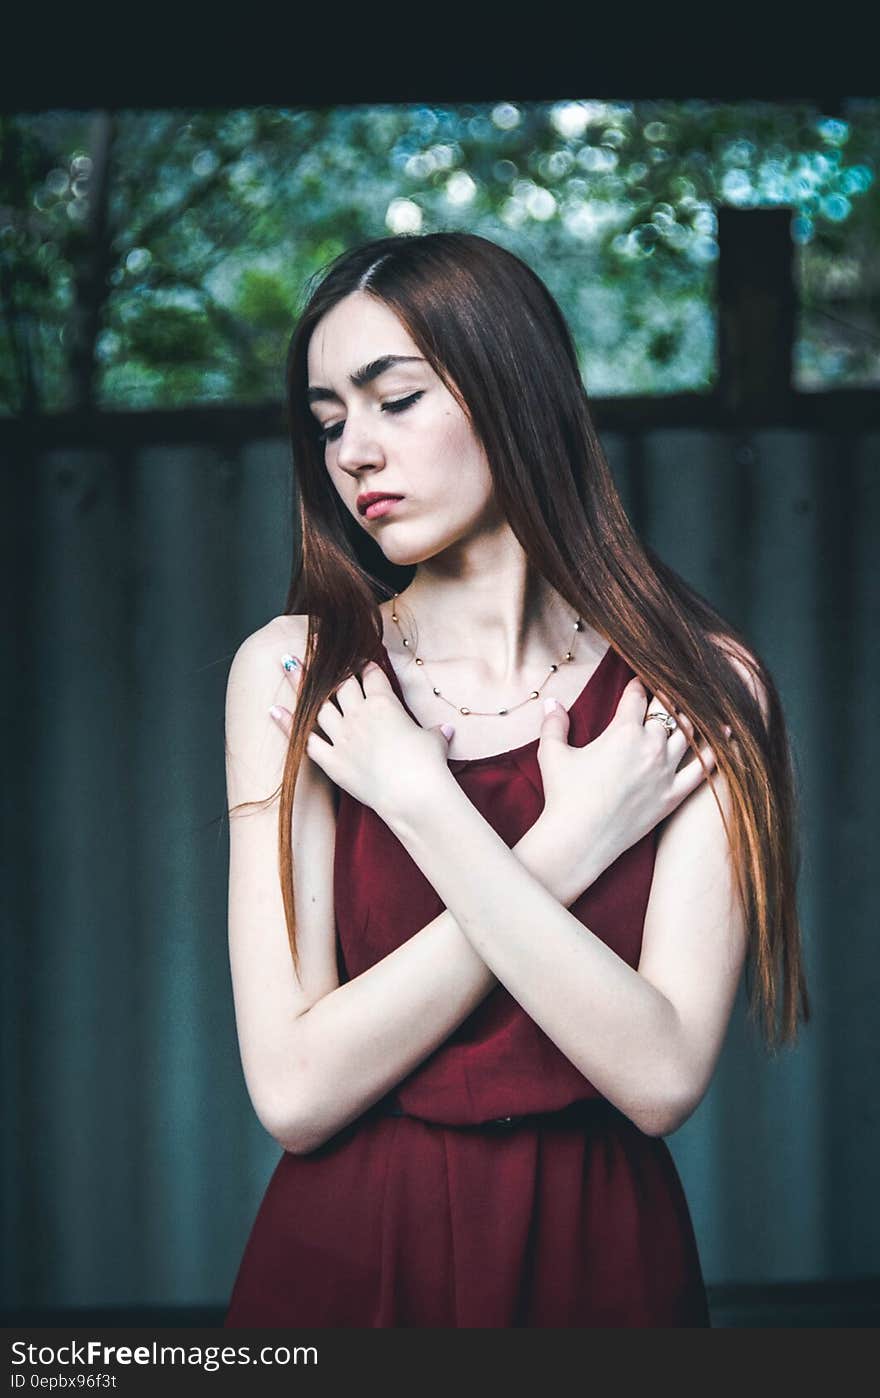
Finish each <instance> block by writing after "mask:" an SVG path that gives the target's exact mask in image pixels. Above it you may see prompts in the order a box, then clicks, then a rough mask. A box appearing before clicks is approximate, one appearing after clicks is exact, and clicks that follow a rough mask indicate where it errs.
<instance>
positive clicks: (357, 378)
mask: <svg viewBox="0 0 880 1398" xmlns="http://www.w3.org/2000/svg"><path fill="white" fill-rule="evenodd" d="M424 363H425V360H424V359H422V358H421V356H420V355H417V354H383V355H380V356H379V358H378V359H371V360H370V362H369V364H364V365H363V366H362V367H361V368H360V369H356V370H355V371H354V373H353V374H349V376H348V377H349V378H350V379H351V382H352V383H353V384H354V386H355V388H363V387H364V385H365V384H368V383H372V381H373V379H377V378H378V377H379V375H380V374H384V373H385V371H386V370H387V369H393V368H394V366H395V364H424ZM328 398H329V399H331V400H332V401H333V402H334V403H338V402H339V401H340V398H339V394H338V393H334V392H333V389H332V388H320V387H317V386H316V387H314V388H310V389H309V391H308V400H309V402H310V403H318V402H320V401H321V400H324V399H328Z"/></svg>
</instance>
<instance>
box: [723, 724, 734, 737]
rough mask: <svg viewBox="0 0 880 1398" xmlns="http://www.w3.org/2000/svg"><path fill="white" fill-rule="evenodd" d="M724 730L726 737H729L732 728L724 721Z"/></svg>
mask: <svg viewBox="0 0 880 1398" xmlns="http://www.w3.org/2000/svg"><path fill="white" fill-rule="evenodd" d="M724 731H725V733H726V734H727V736H728V738H729V737H730V735H731V733H732V732H733V729H732V728H731V726H730V724H729V723H725V725H724Z"/></svg>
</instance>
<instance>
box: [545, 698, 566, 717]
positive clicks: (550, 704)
mask: <svg viewBox="0 0 880 1398" xmlns="http://www.w3.org/2000/svg"><path fill="white" fill-rule="evenodd" d="M561 708H562V705H561V704H560V702H559V700H558V699H545V700H544V713H545V714H554V713H555V712H556V710H557V709H561Z"/></svg>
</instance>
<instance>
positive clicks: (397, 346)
mask: <svg viewBox="0 0 880 1398" xmlns="http://www.w3.org/2000/svg"><path fill="white" fill-rule="evenodd" d="M383 354H413V355H419V356H421V351H420V350H419V348H418V347H417V345H416V344H415V343H414V341H413V340H412V339H411V337H410V335H409V333H408V331H407V330H406V329H405V328H404V326H403V325H402V324H401V322H400V321H399V320H398V319H397V316H396V315H395V314H394V312H393V311H392V310H390V309H389V308H388V307H387V306H386V305H385V304H384V303H383V302H382V301H377V299H376V297H375V296H370V295H369V294H368V293H367V292H365V291H353V292H352V293H351V295H350V296H346V297H345V298H344V299H343V300H342V301H339V302H337V304H336V305H335V306H334V307H333V308H332V310H330V311H328V312H327V314H326V315H325V316H322V317H321V319H320V320H319V321H318V324H317V325H316V326H315V328H314V330H313V331H312V336H311V339H310V341H309V353H308V370H309V383H310V384H312V385H315V384H321V385H324V386H330V385H333V384H334V383H335V382H336V381H337V380H340V381H341V380H343V379H346V378H347V376H348V374H350V373H353V372H354V370H355V369H358V368H359V367H360V366H361V365H362V364H367V363H369V362H370V360H372V359H377V358H378V357H379V356H380V355H383Z"/></svg>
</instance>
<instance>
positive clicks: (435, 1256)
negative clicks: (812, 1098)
mask: <svg viewBox="0 0 880 1398" xmlns="http://www.w3.org/2000/svg"><path fill="white" fill-rule="evenodd" d="M288 389H289V401H288V409H289V422H290V429H291V434H292V444H293V457H294V466H295V490H296V493H297V496H298V506H299V509H298V513H299V521H300V529H301V541H300V548H299V551H298V555H297V562H296V566H295V569H294V574H293V580H292V583H291V588H290V592H289V595H288V598H287V605H286V607H285V614H284V615H283V616H279V617H276V618H275V619H274V620H273V621H271V622H269V623H268V625H266V626H265V627H263V628H262V629H261V630H259V631H257V632H256V633H255V634H254V635H252V636H250V637H248V638H247V639H246V640H245V641H244V643H243V644H242V646H241V647H240V648H239V650H238V652H237V654H236V656H235V659H234V661H233V664H232V668H231V671H230V675H229V684H228V693H227V714H226V722H227V730H226V731H227V777H228V793H229V801H230V807H231V812H232V813H233V814H234V817H235V818H234V819H233V820H232V821H231V823H230V834H231V851H230V860H231V864H230V896H229V936H230V956H231V966H232V978H233V987H234V997H235V1010H236V1020H237V1027H238V1035H239V1043H240V1048H241V1057H242V1064H243V1069H244V1074H245V1079H246V1082H247V1087H248V1090H249V1093H250V1096H251V1099H252V1101H253V1104H254V1109H255V1111H256V1113H257V1115H258V1117H259V1118H260V1120H261V1122H262V1123H263V1124H264V1126H265V1127H266V1129H267V1130H268V1131H269V1132H270V1133H271V1134H272V1135H273V1137H274V1138H275V1139H276V1140H277V1141H278V1143H279V1145H281V1146H282V1147H283V1149H284V1154H283V1155H282V1157H281V1159H280V1161H279V1163H278V1166H277V1168H276V1170H275V1172H274V1174H273V1176H272V1179H271V1181H270V1183H269V1186H268V1189H267V1192H266V1195H265V1197H264V1199H263V1202H262V1205H261V1207H260V1210H259V1213H258V1215H257V1218H256V1221H255V1223H254V1226H253V1229H252V1231H251V1235H250V1238H249V1240H248V1243H247V1247H246V1250H245V1253H244V1257H243V1259H242V1262H241V1266H240V1268H239V1272H238V1276H237V1279H236V1282H235V1287H234V1290H233V1294H232V1298H231V1302H230V1306H229V1310H228V1314H227V1318H226V1325H227V1326H253V1325H257V1326H282V1325H283V1326H290V1325H296V1326H303V1327H308V1326H328V1327H330V1326H333V1327H337V1326H338V1327H345V1326H352V1327H389V1326H394V1327H399V1326H437V1327H514V1326H530V1327H535V1326H540V1327H550V1326H567V1327H571V1326H603V1325H604V1326H672V1325H689V1326H699V1325H707V1324H708V1323H709V1316H708V1309H707V1305H706V1295H705V1290H704V1286H703V1279H702V1275H701V1270H700V1264H699V1258H698V1253H697V1248H696V1244H695V1238H694V1234H693V1229H692V1226H691V1220H690V1216H689V1213H688V1208H687V1203H686V1201H685V1198H684V1194H683V1191H682V1187H681V1183H680V1180H679V1177H678V1174H677V1172H676V1169H675V1166H674V1163H673V1160H672V1157H671V1154H670V1152H669V1149H668V1147H667V1145H666V1143H665V1141H664V1139H663V1137H664V1136H665V1135H667V1134H669V1133H671V1132H673V1131H675V1130H676V1129H677V1128H678V1127H679V1126H680V1125H681V1124H682V1123H683V1122H684V1121H685V1120H686V1119H687V1118H688V1117H689V1116H690V1115H691V1113H692V1112H693V1111H694V1110H695V1108H696V1107H697V1105H698V1104H699V1102H700V1101H701V1099H702V1097H703V1096H704V1094H705V1092H706V1090H707V1088H708V1086H709V1083H710V1080H711V1077H712V1073H713V1069H714V1067H715V1064H716V1061H717V1059H718V1055H719V1053H720V1050H721V1046H722V1043H723V1041H724V1037H725V1032H726V1028H727V1024H728V1020H729V1016H730V1013H731V1008H732V1005H733V1002H734V997H735V994H736V991H737V986H738V983H739V979H740V975H741V972H742V968H743V965H744V964H745V965H746V966H747V967H748V966H749V965H751V966H753V967H754V969H755V971H756V979H755V982H754V986H753V993H752V1002H751V1003H752V1009H753V1011H754V1010H760V1011H761V1012H762V1016H763V1025H764V1029H765V1033H766V1037H767V1041H768V1043H769V1045H770V1047H771V1049H772V1048H775V1047H776V1045H777V1044H778V1042H780V1041H788V1040H792V1039H793V1038H794V1037H795V1036H796V1032H797V1022H798V1018H799V1015H800V1016H802V1017H803V1018H807V1017H808V1016H809V1007H808V1002H807V993H806V986H805V984H804V979H803V973H802V966H801V953H800V944H799V931H798V923H797V916H796V908H795V850H794V797H793V787H792V777H791V764H790V754H789V749H788V743H787V738H786V733H785V728H784V721H783V715H782V712H781V708H780V703H779V698H778V694H777V692H776V689H775V687H774V684H773V681H772V678H771V677H770V675H769V673H768V671H767V669H766V667H765V665H764V664H763V663H762V662H761V661H760V659H759V658H758V657H756V656H755V655H754V654H753V653H752V652H751V651H750V650H749V649H748V647H747V646H746V644H745V641H744V639H743V638H742V637H741V636H740V635H739V634H738V633H737V632H736V631H735V630H734V628H733V627H731V626H730V625H729V624H728V623H727V622H726V621H725V620H723V619H722V618H721V617H720V616H719V615H718V614H717V613H716V612H715V611H714V610H713V609H712V608H711V607H710V606H709V605H708V603H707V602H706V601H704V600H703V599H702V598H701V597H700V596H698V595H697V594H696V593H695V592H694V591H693V590H692V589H691V588H690V587H688V586H687V585H686V584H685V583H684V581H683V580H682V579H681V578H680V577H678V575H677V574H675V573H674V572H673V571H672V570H671V569H670V568H669V567H668V566H666V565H665V564H664V563H663V562H661V560H660V559H659V558H658V557H657V556H656V555H654V554H653V553H652V551H651V550H650V549H648V548H647V547H646V546H645V545H644V544H643V543H642V542H640V540H639V539H638V537H637V536H636V534H635V533H634V531H633V529H632V527H631V525H630V524H629V521H628V520H627V517H626V515H625V513H624V510H623V508H622V506H621V503H620V500H619V497H618V495H617V493H616V490H615V488H614V484H613V481H612V478H611V475H610V473H609V470H608V467H607V464H606V461H605V459H604V456H603V453H602V450H601V447H600V444H599V441H598V439H597V437H596V433H595V430H594V428H593V425H592V422H591V419H590V414H589V411H588V406H587V401H586V396H585V392H584V388H583V384H582V381H581V378H580V374H579V370H578V362H577V358H576V354H575V351H574V348H573V345H572V342H571V338H570V335H569V332H568V330H567V328H566V325H565V322H564V320H563V318H562V315H561V313H560V311H559V308H558V307H557V305H556V303H555V302H554V301H553V299H552V297H551V296H550V294H549V293H548V291H547V290H546V288H545V287H544V285H543V284H542V283H541V282H540V280H539V279H538V278H537V277H536V276H535V275H534V274H533V273H532V272H531V271H530V270H529V269H528V267H526V266H525V265H524V264H523V263H522V262H521V261H520V260H519V259H517V258H516V257H514V256H512V255H511V254H510V253H508V252H506V251H504V250H503V249H502V248H500V247H498V246H496V245H494V244H493V243H491V242H488V241H486V240H484V239H482V238H479V237H476V236H472V235H467V234H462V233H437V234H431V235H427V236H407V235H404V236H400V237H391V238H385V239H381V240H378V241H377V242H374V243H370V244H368V245H367V246H363V247H359V248H356V249H355V250H353V251H351V252H348V253H346V254H344V255H343V256H341V257H340V258H338V259H337V260H336V262H335V263H333V264H332V266H331V267H330V269H329V271H328V272H327V273H326V275H325V277H324V279H323V280H322V281H321V282H320V284H319V286H318V287H317V289H316V290H315V291H314V293H313V295H312V297H311V300H310V301H309V303H308V306H307V307H306V310H305V312H304V313H303V315H302V317H301V320H300V322H299V325H298V327H297V330H296V333H295V335H294V337H293V341H292V344H291V349H290V356H289V365H288ZM374 497H382V498H383V500H384V503H376V504H371V503H370V502H371V499H373V498H374ZM547 700H555V701H556V703H555V705H554V704H552V703H549V704H547V705H546V712H545V701H547ZM270 712H271V714H272V715H273V716H274V719H275V721H274V722H273V717H270ZM273 788H274V795H271V796H270V795H269V793H272V792H273ZM264 794H265V795H266V799H265V800H255V798H258V797H263V796H264ZM239 807H243V808H246V809H243V810H242V811H241V812H239ZM779 1001H781V1005H782V1023H781V1026H779V1025H778V1024H777V1013H776V1009H777V1004H778V1002H779Z"/></svg>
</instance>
